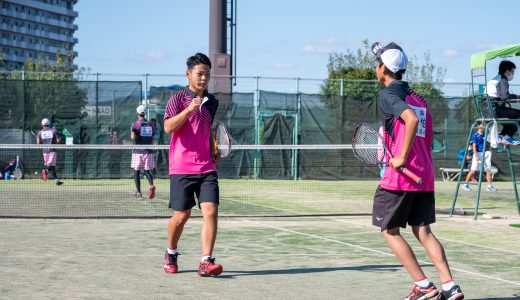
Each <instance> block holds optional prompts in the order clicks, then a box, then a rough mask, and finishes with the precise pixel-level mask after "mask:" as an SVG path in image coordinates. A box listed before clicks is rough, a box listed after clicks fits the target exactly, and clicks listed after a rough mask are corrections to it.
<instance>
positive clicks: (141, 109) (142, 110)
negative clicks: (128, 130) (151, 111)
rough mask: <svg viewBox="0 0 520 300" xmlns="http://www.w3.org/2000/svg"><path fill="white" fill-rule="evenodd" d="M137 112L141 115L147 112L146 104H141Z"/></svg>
mask: <svg viewBox="0 0 520 300" xmlns="http://www.w3.org/2000/svg"><path fill="white" fill-rule="evenodd" d="M136 111H137V113H138V114H140V115H144V114H146V107H144V105H139V106H138V107H137V109H136Z"/></svg>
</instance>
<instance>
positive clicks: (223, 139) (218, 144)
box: [213, 122, 231, 158]
mask: <svg viewBox="0 0 520 300" xmlns="http://www.w3.org/2000/svg"><path fill="white" fill-rule="evenodd" d="M213 138H214V140H213V156H214V157H220V158H225V157H228V156H229V154H230V153H231V136H230V135H229V131H228V130H227V128H226V125H224V123H222V122H220V123H218V124H217V126H215V128H214V129H213Z"/></svg>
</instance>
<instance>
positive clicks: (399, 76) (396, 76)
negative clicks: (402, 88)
mask: <svg viewBox="0 0 520 300" xmlns="http://www.w3.org/2000/svg"><path fill="white" fill-rule="evenodd" d="M380 64H382V65H384V66H385V64H384V63H382V62H380ZM404 72H406V69H402V70H399V71H397V72H395V73H394V72H392V71H390V69H388V68H387V67H386V66H385V74H386V75H387V76H388V77H390V78H393V79H396V80H401V79H403V74H404Z"/></svg>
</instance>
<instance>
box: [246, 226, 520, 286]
mask: <svg viewBox="0 0 520 300" xmlns="http://www.w3.org/2000/svg"><path fill="white" fill-rule="evenodd" d="M243 221H245V222H250V223H256V224H258V225H259V226H263V227H268V228H273V229H277V230H280V231H285V232H289V233H293V234H299V235H303V236H308V237H312V238H316V239H320V240H325V241H329V242H333V243H336V244H341V245H346V246H350V247H353V248H358V249H361V250H365V251H369V252H373V253H378V254H382V255H385V256H391V257H394V254H392V253H388V252H383V251H379V250H375V249H372V248H367V247H363V246H358V245H354V244H350V243H346V242H342V241H338V240H335V239H331V238H326V237H322V236H318V235H314V234H309V233H304V232H299V231H295V230H290V229H286V228H282V227H278V226H274V225H267V224H264V223H260V222H257V221H252V220H248V219H243ZM418 262H419V263H421V264H425V265H430V266H431V265H432V263H430V262H427V261H420V260H419V261H418ZM450 269H452V270H455V271H458V272H462V273H466V274H470V275H474V276H477V277H483V278H487V279H491V280H495V281H501V282H505V283H508V284H513V285H517V286H520V282H516V281H510V280H506V279H502V278H498V277H494V276H489V275H485V274H480V273H476V272H472V271H467V270H463V269H459V268H453V267H450Z"/></svg>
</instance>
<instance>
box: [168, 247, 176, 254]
mask: <svg viewBox="0 0 520 300" xmlns="http://www.w3.org/2000/svg"><path fill="white" fill-rule="evenodd" d="M166 251H168V254H177V248H175V249H170V248H166Z"/></svg>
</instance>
